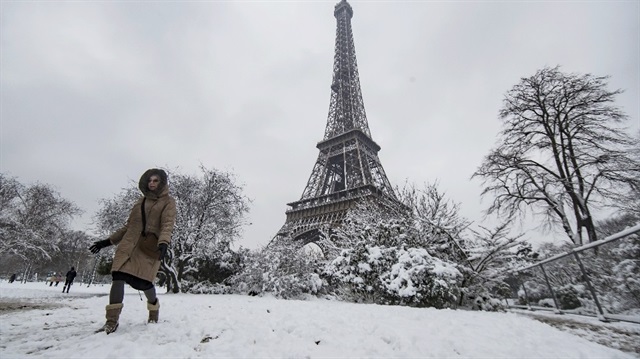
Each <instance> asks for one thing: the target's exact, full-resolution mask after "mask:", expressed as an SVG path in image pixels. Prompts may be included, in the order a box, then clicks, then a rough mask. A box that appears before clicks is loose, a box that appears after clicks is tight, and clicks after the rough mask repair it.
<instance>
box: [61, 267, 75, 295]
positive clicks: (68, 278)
mask: <svg viewBox="0 0 640 359" xmlns="http://www.w3.org/2000/svg"><path fill="white" fill-rule="evenodd" d="M76 274H77V273H76V269H75V268H74V267H71V269H70V270H69V271H68V272H67V274H66V275H65V281H64V286H63V287H62V293H64V289H65V288H66V289H67V293H69V288H71V284H73V280H74V279H75V278H76Z"/></svg>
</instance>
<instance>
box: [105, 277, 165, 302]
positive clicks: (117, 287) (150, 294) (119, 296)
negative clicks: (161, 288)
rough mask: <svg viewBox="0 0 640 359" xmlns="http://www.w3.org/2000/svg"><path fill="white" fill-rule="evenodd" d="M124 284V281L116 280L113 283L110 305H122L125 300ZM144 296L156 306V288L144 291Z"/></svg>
mask: <svg viewBox="0 0 640 359" xmlns="http://www.w3.org/2000/svg"><path fill="white" fill-rule="evenodd" d="M124 283H125V281H123V280H114V281H113V282H112V283H111V291H110V292H109V304H116V303H122V301H123V300H124ZM144 296H145V297H147V302H149V303H151V304H155V303H156V301H157V300H158V299H157V298H156V287H151V288H149V289H147V290H145V291H144Z"/></svg>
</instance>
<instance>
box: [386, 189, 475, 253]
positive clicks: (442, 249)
mask: <svg viewBox="0 0 640 359" xmlns="http://www.w3.org/2000/svg"><path fill="white" fill-rule="evenodd" d="M438 186H439V184H438V182H435V183H427V184H424V186H423V187H422V188H417V187H416V186H415V185H414V184H409V183H405V185H404V187H403V188H402V189H399V190H398V193H399V197H400V201H401V202H403V203H404V204H405V205H406V206H407V208H409V210H410V221H411V224H412V227H413V228H414V229H415V231H416V232H417V233H416V236H417V238H416V240H417V243H415V244H413V246H416V247H423V248H426V249H427V250H428V251H429V253H430V254H431V255H433V256H435V257H437V258H440V259H445V260H449V261H454V262H457V263H465V262H467V258H466V257H467V254H466V252H465V250H464V245H465V243H464V233H465V232H466V231H467V229H468V228H469V226H470V224H471V222H469V221H468V220H467V219H465V218H464V217H462V216H461V215H460V204H459V203H455V202H453V201H452V200H450V199H448V198H447V197H446V196H445V193H444V192H441V191H440V189H439V188H438Z"/></svg>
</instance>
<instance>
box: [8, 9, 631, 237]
mask: <svg viewBox="0 0 640 359" xmlns="http://www.w3.org/2000/svg"><path fill="white" fill-rule="evenodd" d="M336 3H337V0H334V1H313V2H311V1H246V2H244V1H235V2H219V1H191V2H186V1H184V2H181V1H85V2H80V1H28V2H27V1H2V3H1V5H0V6H1V7H2V9H1V10H2V13H1V20H2V24H1V32H2V34H1V41H2V42H1V44H0V47H1V66H0V67H1V77H2V78H1V81H2V83H1V86H2V88H1V93H0V96H1V108H0V116H1V119H0V120H1V121H0V126H1V127H0V129H1V135H0V136H1V137H0V140H1V147H0V171H1V172H2V173H4V174H8V175H11V176H15V177H17V178H18V179H19V180H20V181H21V182H22V183H25V184H27V183H33V182H35V181H41V182H45V183H49V184H51V185H53V186H54V187H55V188H56V189H57V190H58V191H59V192H60V193H61V195H62V196H64V197H65V198H68V199H70V200H72V201H74V202H75V203H76V204H77V205H79V206H80V207H81V208H83V209H84V210H85V211H86V212H85V215H84V216H83V217H82V218H81V219H79V220H78V221H77V222H76V223H74V227H75V228H77V229H82V230H88V231H90V230H91V226H90V221H91V217H92V216H93V214H94V213H95V212H96V211H97V209H98V200H99V199H101V198H108V197H112V196H113V195H114V194H116V193H118V192H119V191H120V189H121V188H124V187H127V186H130V185H131V182H132V181H137V179H138V178H139V176H140V175H141V174H142V173H143V172H144V171H145V170H146V169H148V168H151V167H165V168H169V169H175V168H178V169H179V170H180V171H181V172H182V173H184V174H187V173H191V174H196V173H198V166H199V165H200V164H203V165H204V166H205V167H209V168H211V167H215V168H218V169H221V170H228V171H232V172H234V173H235V174H236V175H237V177H238V180H239V182H241V183H242V184H244V186H245V194H246V195H247V196H248V197H250V198H252V199H253V203H252V206H251V213H250V219H249V220H250V222H252V223H253V224H252V225H251V226H249V227H247V228H246V229H245V238H243V239H242V240H241V241H240V242H239V243H238V244H239V245H242V246H245V247H249V248H256V247H258V246H261V245H264V244H266V243H267V242H268V241H269V240H270V238H271V237H272V236H273V235H274V234H275V233H276V232H277V231H278V229H279V228H280V226H282V224H283V223H284V221H285V210H286V209H287V208H288V207H287V206H286V203H288V202H293V201H296V200H298V199H299V198H300V196H301V194H302V191H303V189H304V187H305V185H306V183H307V180H308V178H309V175H310V174H311V170H312V168H313V164H314V162H315V160H316V158H317V155H318V150H317V149H316V147H315V145H316V143H317V142H318V141H320V140H321V139H322V136H323V134H324V128H325V125H326V119H327V114H328V110H329V96H330V85H331V77H332V68H333V51H334V44H335V28H336V23H335V18H334V16H333V7H334V5H335V4H336ZM350 3H351V5H352V7H353V10H354V17H353V19H352V26H353V33H354V40H355V46H356V53H357V59H358V67H359V72H360V81H361V85H362V93H363V97H364V103H365V108H366V111H367V117H368V121H369V126H370V129H371V134H372V137H373V139H374V141H376V142H377V143H378V144H380V146H381V147H382V150H381V151H380V153H379V157H380V159H381V161H382V164H383V166H384V168H385V171H386V173H387V175H388V177H389V179H390V180H391V183H392V184H394V185H402V184H403V183H404V182H405V180H408V181H409V182H412V183H415V184H417V185H419V186H421V185H422V184H423V183H427V182H429V183H430V182H434V181H439V182H440V189H441V190H442V191H446V193H447V195H448V197H449V198H451V199H452V200H453V201H456V202H460V203H461V204H462V214H463V215H464V216H466V217H467V218H469V219H470V220H473V221H476V222H479V221H481V218H482V214H481V211H482V209H484V208H485V207H486V205H487V204H488V202H489V200H488V199H485V200H484V201H481V199H480V197H479V194H480V191H481V183H480V182H479V181H478V180H475V179H474V180H470V176H471V175H472V174H473V172H474V171H475V170H476V169H477V167H478V166H479V165H480V163H481V162H482V159H483V157H484V156H485V155H486V154H487V153H488V152H489V150H490V149H491V148H492V147H493V146H494V145H495V141H496V134H497V133H498V131H499V129H500V122H499V120H498V117H497V113H498V110H499V108H500V106H501V101H502V98H503V96H504V94H505V93H506V91H508V90H509V89H510V88H511V87H513V86H514V85H515V84H516V83H518V81H519V80H520V78H522V77H529V76H531V75H533V74H534V73H535V72H536V70H538V69H541V68H543V67H544V66H555V65H561V66H562V70H563V71H565V72H577V73H592V74H594V75H598V76H601V75H610V76H611V79H610V89H616V88H621V89H624V90H625V91H626V92H625V93H624V94H622V95H620V96H619V97H618V105H619V106H620V107H621V108H622V109H623V110H624V111H625V112H626V113H627V114H628V115H629V116H630V121H629V123H628V125H629V126H630V128H631V130H632V131H634V132H633V133H637V131H638V129H639V128H640V104H639V100H638V99H639V98H640V89H639V88H640V48H639V46H640V45H639V44H640V2H638V1H618V2H616V1H601V2H598V1H556V2H554V1H530V2H520V1H504V2H503V1H487V2H482V1H475V2H466V1H438V2H435V1H411V2H409V1H384V2H378V1H350ZM530 236H532V237H533V236H537V234H530Z"/></svg>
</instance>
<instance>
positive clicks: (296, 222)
mask: <svg viewBox="0 0 640 359" xmlns="http://www.w3.org/2000/svg"><path fill="white" fill-rule="evenodd" d="M333 14H334V16H335V17H336V21H337V31H336V45H335V55H334V62H333V81H332V83H331V102H330V105H329V116H328V119H327V127H326V129H325V131H324V137H323V139H322V141H320V142H318V144H317V145H316V147H317V148H318V150H320V154H319V155H318V159H317V160H316V163H315V165H314V166H313V171H312V172H311V176H310V177H309V181H308V182H307V186H306V187H305V189H304V192H303V193H302V197H301V198H300V199H299V200H298V201H295V202H291V203H287V205H288V206H290V207H291V208H290V209H289V210H287V211H286V216H287V219H286V221H285V224H284V225H283V226H282V228H281V229H280V231H278V234H277V235H276V236H288V237H290V238H293V239H303V240H304V241H305V242H311V241H314V239H315V238H317V236H318V234H319V231H318V230H319V229H321V228H323V227H324V228H332V227H336V226H339V225H340V223H341V220H342V219H343V218H344V216H345V215H346V213H347V211H348V210H349V209H351V208H353V207H354V206H355V205H356V204H357V203H358V202H359V201H363V200H365V199H368V200H373V202H374V203H379V204H386V206H389V204H391V205H392V206H393V205H394V204H397V205H399V206H402V205H400V204H399V203H398V200H397V197H396V195H395V193H394V191H393V188H392V187H391V184H390V183H389V179H388V178H387V175H386V174H385V172H384V169H383V168H382V163H380V159H379V158H378V152H379V151H380V146H379V145H378V144H377V143H376V142H374V141H373V139H372V138H371V132H370V131H369V124H368V122H367V115H366V113H365V110H364V102H363V100H362V92H361V90H360V78H359V76H358V65H357V62H356V49H355V46H354V43H353V33H352V30H351V18H352V17H353V9H352V8H351V5H349V3H348V2H347V1H346V0H342V1H340V2H339V3H338V4H336V6H335V9H334V13H333Z"/></svg>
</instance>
